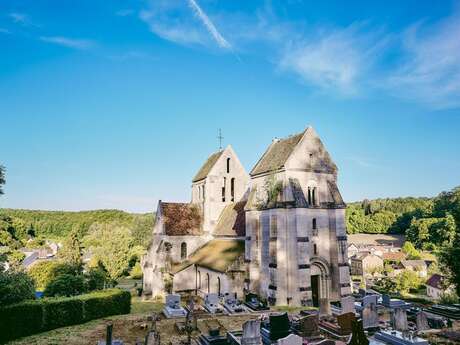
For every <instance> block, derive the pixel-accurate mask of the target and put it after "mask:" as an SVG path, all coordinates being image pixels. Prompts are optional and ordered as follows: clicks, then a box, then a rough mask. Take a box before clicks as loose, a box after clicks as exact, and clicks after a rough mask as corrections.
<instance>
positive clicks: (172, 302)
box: [163, 295, 186, 318]
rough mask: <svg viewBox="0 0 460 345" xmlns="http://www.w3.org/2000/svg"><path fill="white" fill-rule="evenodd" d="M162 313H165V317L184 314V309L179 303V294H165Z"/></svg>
mask: <svg viewBox="0 0 460 345" xmlns="http://www.w3.org/2000/svg"><path fill="white" fill-rule="evenodd" d="M163 314H165V316H166V317H167V318H173V317H183V316H185V314H186V312H185V309H184V308H182V307H181V305H180V295H167V296H166V303H165V306H164V308H163Z"/></svg>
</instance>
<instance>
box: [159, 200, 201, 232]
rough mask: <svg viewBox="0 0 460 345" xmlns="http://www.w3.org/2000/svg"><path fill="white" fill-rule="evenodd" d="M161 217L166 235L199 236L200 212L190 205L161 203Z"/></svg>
mask: <svg viewBox="0 0 460 345" xmlns="http://www.w3.org/2000/svg"><path fill="white" fill-rule="evenodd" d="M161 215H162V216H163V223H164V228H165V233H166V235H169V236H184V235H201V234H202V229H201V219H202V216H201V212H200V209H199V208H198V207H197V206H195V205H192V204H186V203H176V202H162V203H161Z"/></svg>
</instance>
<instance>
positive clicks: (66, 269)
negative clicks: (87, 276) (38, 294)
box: [28, 261, 77, 290]
mask: <svg viewBox="0 0 460 345" xmlns="http://www.w3.org/2000/svg"><path fill="white" fill-rule="evenodd" d="M76 273H77V272H76V268H75V267H72V266H71V265H68V264H65V263H63V262H61V261H41V262H38V263H36V264H35V265H33V266H32V267H31V268H30V270H29V271H28V274H29V275H30V276H31V277H32V279H33V280H34V281H35V285H36V287H37V289H38V290H44V289H45V288H46V287H47V285H48V284H49V283H51V282H52V281H53V280H54V279H56V278H57V277H58V276H60V275H62V274H76Z"/></svg>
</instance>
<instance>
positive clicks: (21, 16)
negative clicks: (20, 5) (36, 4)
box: [8, 12, 39, 27]
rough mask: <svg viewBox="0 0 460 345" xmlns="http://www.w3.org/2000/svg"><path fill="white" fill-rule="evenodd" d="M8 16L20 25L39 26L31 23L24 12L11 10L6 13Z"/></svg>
mask: <svg viewBox="0 0 460 345" xmlns="http://www.w3.org/2000/svg"><path fill="white" fill-rule="evenodd" d="M8 17H10V18H11V20H12V21H13V22H14V23H16V24H19V25H22V26H35V27H39V26H38V25H36V24H34V23H32V21H31V20H30V18H29V16H28V15H27V14H25V13H19V12H11V13H8Z"/></svg>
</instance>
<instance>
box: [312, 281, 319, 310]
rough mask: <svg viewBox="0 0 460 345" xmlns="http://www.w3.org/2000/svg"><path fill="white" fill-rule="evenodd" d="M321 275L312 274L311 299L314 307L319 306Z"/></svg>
mask: <svg viewBox="0 0 460 345" xmlns="http://www.w3.org/2000/svg"><path fill="white" fill-rule="evenodd" d="M319 279H320V277H319V275H314V276H311V299H312V302H313V306H314V307H319Z"/></svg>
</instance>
